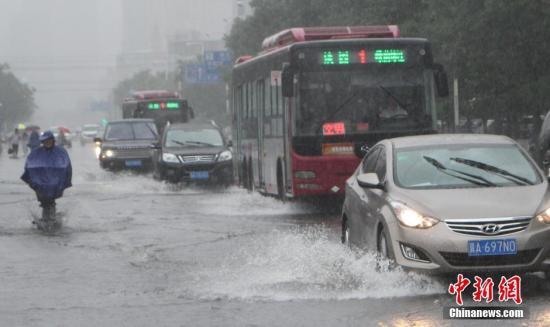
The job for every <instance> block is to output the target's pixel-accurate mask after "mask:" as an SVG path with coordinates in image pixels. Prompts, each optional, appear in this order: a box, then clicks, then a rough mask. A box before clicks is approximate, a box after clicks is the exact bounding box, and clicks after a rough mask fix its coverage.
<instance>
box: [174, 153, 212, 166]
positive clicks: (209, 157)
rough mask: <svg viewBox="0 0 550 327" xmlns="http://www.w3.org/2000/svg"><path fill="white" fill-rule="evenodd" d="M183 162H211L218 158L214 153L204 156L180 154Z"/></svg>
mask: <svg viewBox="0 0 550 327" xmlns="http://www.w3.org/2000/svg"><path fill="white" fill-rule="evenodd" d="M180 159H181V162H183V163H184V164H188V163H209V162H214V161H215V160H216V156H215V155H213V154H210V155H202V156H180Z"/></svg>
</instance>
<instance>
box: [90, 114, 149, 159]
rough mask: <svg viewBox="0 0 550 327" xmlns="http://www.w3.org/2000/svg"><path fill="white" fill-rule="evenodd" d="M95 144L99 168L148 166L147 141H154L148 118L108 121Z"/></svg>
mask: <svg viewBox="0 0 550 327" xmlns="http://www.w3.org/2000/svg"><path fill="white" fill-rule="evenodd" d="M94 141H95V142H96V144H98V146H99V151H98V153H99V164H100V166H101V168H103V169H111V170H114V169H126V168H127V169H145V170H146V169H150V168H151V144H153V143H155V142H157V141H158V132H157V128H156V126H155V122H154V121H153V120H152V119H124V120H117V121H112V122H109V123H108V124H107V126H106V127H105V132H104V133H103V138H95V139H94Z"/></svg>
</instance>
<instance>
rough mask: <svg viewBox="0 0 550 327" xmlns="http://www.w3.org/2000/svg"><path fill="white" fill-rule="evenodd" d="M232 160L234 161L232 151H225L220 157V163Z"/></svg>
mask: <svg viewBox="0 0 550 327" xmlns="http://www.w3.org/2000/svg"><path fill="white" fill-rule="evenodd" d="M231 159H233V154H232V153H231V151H227V150H226V151H223V152H222V153H220V155H219V156H218V161H229V160H231Z"/></svg>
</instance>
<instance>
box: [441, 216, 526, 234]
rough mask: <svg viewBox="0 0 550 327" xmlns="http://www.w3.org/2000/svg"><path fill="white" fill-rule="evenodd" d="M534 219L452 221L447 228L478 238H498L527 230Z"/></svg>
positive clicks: (447, 222)
mask: <svg viewBox="0 0 550 327" xmlns="http://www.w3.org/2000/svg"><path fill="white" fill-rule="evenodd" d="M531 219H532V217H511V218H486V219H450V220H445V223H446V224H447V226H448V227H449V228H450V229H451V230H452V231H453V232H456V233H460V234H466V235H478V236H488V235H490V236H496V235H506V234H511V233H516V232H521V231H523V230H525V229H526V228H527V226H528V225H529V223H530V222H531Z"/></svg>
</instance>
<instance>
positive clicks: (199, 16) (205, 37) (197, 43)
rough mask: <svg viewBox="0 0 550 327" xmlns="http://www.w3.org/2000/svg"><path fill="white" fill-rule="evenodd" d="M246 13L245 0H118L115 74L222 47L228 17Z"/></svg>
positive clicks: (163, 66) (166, 65)
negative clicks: (120, 37) (119, 42)
mask: <svg viewBox="0 0 550 327" xmlns="http://www.w3.org/2000/svg"><path fill="white" fill-rule="evenodd" d="M249 13H250V6H249V0H202V1H196V0H123V10H122V15H123V17H122V21H123V23H122V28H123V32H122V34H123V43H122V44H123V45H122V52H121V54H120V55H119V57H118V60H117V66H118V75H119V78H126V77H128V76H130V75H131V74H133V73H135V72H137V71H140V70H144V69H150V70H172V69H174V68H175V66H176V64H177V62H178V60H188V59H191V58H195V57H196V56H197V55H199V54H201V53H202V51H204V50H220V49H223V47H224V44H223V41H222V40H223V36H224V34H226V33H227V32H228V31H229V29H230V27H231V24H232V22H233V20H234V19H235V18H236V17H244V16H245V15H247V14H249Z"/></svg>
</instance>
